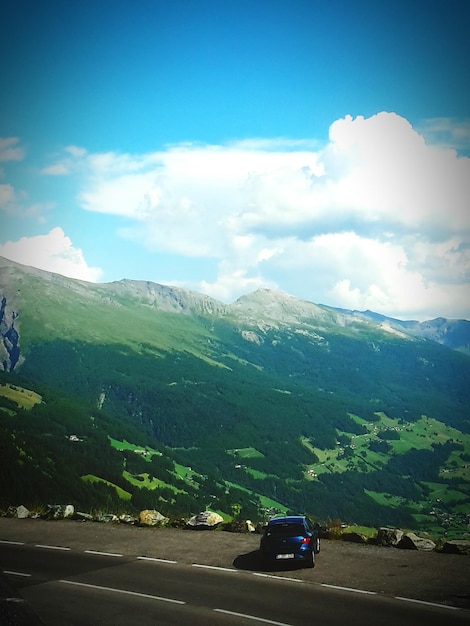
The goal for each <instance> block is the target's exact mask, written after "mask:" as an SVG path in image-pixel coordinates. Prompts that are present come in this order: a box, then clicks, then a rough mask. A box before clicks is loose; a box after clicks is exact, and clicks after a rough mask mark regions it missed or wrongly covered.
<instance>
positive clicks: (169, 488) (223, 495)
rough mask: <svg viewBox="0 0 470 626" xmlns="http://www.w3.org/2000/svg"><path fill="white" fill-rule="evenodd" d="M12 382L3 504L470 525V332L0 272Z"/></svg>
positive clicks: (0, 338)
mask: <svg viewBox="0 0 470 626" xmlns="http://www.w3.org/2000/svg"><path fill="white" fill-rule="evenodd" d="M0 368H1V371H0V374H1V377H0V430H1V436H2V447H3V448H4V449H5V451H6V453H5V454H4V455H3V462H2V473H3V474H4V479H5V481H6V482H5V484H8V485H9V487H8V489H6V491H5V493H4V494H3V500H4V502H3V504H4V505H8V504H14V503H15V502H18V501H19V500H22V501H24V502H23V503H24V504H30V505H31V504H32V503H34V502H37V503H39V502H42V501H44V499H58V498H65V497H67V498H68V499H75V501H76V503H77V504H78V505H80V506H82V507H88V508H90V507H94V508H100V507H102V508H103V507H106V506H111V505H112V506H114V507H116V506H117V505H120V506H122V507H124V508H125V507H131V508H132V507H137V508H138V507H139V506H144V505H145V508H149V507H150V505H151V506H155V507H156V508H159V509H160V510H161V509H162V508H163V509H165V508H166V510H167V511H169V512H172V513H179V514H181V515H184V514H186V513H187V514H189V513H191V512H198V511H197V510H196V509H201V508H205V507H209V506H212V507H214V506H216V505H217V507H218V509H219V510H220V511H221V512H223V513H224V514H227V515H236V514H241V513H240V512H242V513H243V514H245V515H248V514H249V516H250V517H252V518H253V517H255V518H256V517H259V516H260V515H263V514H265V513H266V511H268V510H269V511H271V510H296V511H299V510H303V511H305V512H309V513H311V514H312V515H313V516H314V517H316V518H317V519H323V520H325V519H343V520H347V521H356V522H357V523H363V524H366V523H370V524H377V523H382V524H383V523H390V524H401V525H403V524H406V525H408V526H409V527H414V526H416V524H420V525H421V526H422V525H425V526H426V527H429V528H436V527H438V528H441V529H442V528H446V530H447V531H449V529H450V528H453V527H455V528H460V527H462V525H464V526H465V524H467V523H468V519H467V514H468V511H469V504H470V494H469V490H468V486H469V481H470V472H469V469H468V468H469V461H470V420H469V416H470V411H469V408H470V402H469V400H470V391H469V389H470V385H469V381H470V322H469V321H468V320H447V319H444V318H436V319H434V320H430V321H426V322H418V321H401V320H397V319H393V318H391V317H386V316H383V315H379V314H377V313H374V312H372V311H362V312H361V311H349V310H343V309H337V308H333V307H329V306H326V305H323V304H314V303H311V302H307V301H304V300H300V299H298V298H295V297H293V296H290V295H288V294H285V293H283V292H280V291H273V290H266V289H261V290H258V291H256V292H254V293H252V294H248V295H245V296H242V297H241V298H239V299H238V300H237V301H236V302H234V303H232V304H228V305H227V304H223V303H221V302H219V301H217V300H215V299H212V298H210V297H208V296H206V295H203V294H200V293H196V292H193V291H189V290H185V289H181V288H176V287H169V286H165V285H159V284H156V283H152V282H148V281H133V280H121V281H117V282H112V283H105V284H94V283H93V284H92V283H86V282H83V281H79V280H74V279H70V278H66V277H64V276H60V275H57V274H52V273H49V272H45V271H42V270H38V269H34V268H31V267H26V266H22V265H19V264H17V263H14V262H12V261H9V260H7V259H0ZM31 394H33V395H31ZM34 394H35V395H34ZM31 398H32V400H31V401H30V402H28V399H31ZM34 398H36V399H37V400H36V401H34ZM18 503H19V502H18ZM0 504H1V503H0Z"/></svg>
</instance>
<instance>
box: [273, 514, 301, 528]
mask: <svg viewBox="0 0 470 626" xmlns="http://www.w3.org/2000/svg"><path fill="white" fill-rule="evenodd" d="M304 519H305V515H286V516H284V517H273V518H272V519H270V520H269V521H268V524H269V525H270V526H272V525H273V524H303V522H304Z"/></svg>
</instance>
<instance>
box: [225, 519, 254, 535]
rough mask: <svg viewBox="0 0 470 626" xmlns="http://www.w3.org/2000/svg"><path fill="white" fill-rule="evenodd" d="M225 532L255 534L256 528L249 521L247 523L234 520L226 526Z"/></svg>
mask: <svg viewBox="0 0 470 626" xmlns="http://www.w3.org/2000/svg"><path fill="white" fill-rule="evenodd" d="M224 530H227V531H228V532H230V533H254V532H255V530H256V528H255V527H254V525H253V522H252V521H251V520H249V519H247V520H246V521H243V520H235V519H234V520H232V521H231V522H228V523H227V524H225V525H224Z"/></svg>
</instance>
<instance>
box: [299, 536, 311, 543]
mask: <svg viewBox="0 0 470 626" xmlns="http://www.w3.org/2000/svg"><path fill="white" fill-rule="evenodd" d="M300 543H310V537H302V541H301V542H300Z"/></svg>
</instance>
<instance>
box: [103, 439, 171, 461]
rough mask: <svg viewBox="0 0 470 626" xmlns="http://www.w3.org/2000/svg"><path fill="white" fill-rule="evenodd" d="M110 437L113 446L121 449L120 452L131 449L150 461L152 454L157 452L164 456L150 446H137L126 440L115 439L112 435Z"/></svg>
mask: <svg viewBox="0 0 470 626" xmlns="http://www.w3.org/2000/svg"><path fill="white" fill-rule="evenodd" d="M108 439H109V441H110V443H111V446H112V447H113V448H115V449H116V450H119V452H123V451H124V450H130V451H131V452H135V453H140V454H142V458H144V459H145V460H146V461H150V459H151V458H152V456H153V455H155V454H156V455H157V456H162V453H161V452H158V450H154V449H153V448H150V446H136V445H135V444H133V443H129V442H128V441H126V440H124V441H119V440H118V439H113V438H112V437H109V436H108ZM144 453H147V454H144Z"/></svg>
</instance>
